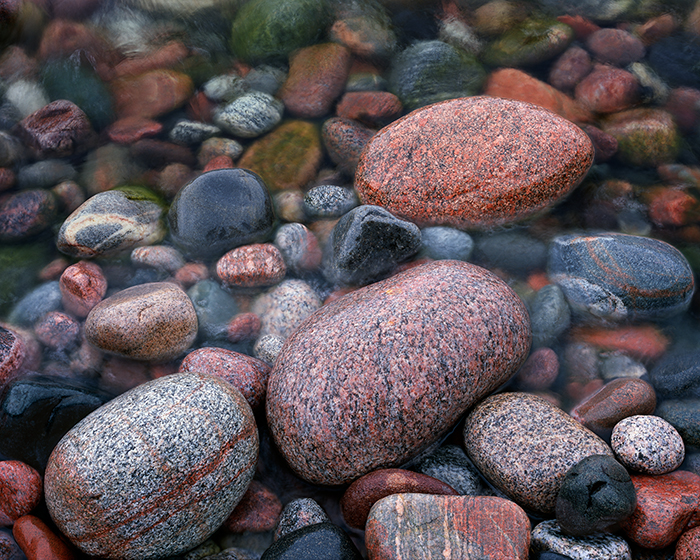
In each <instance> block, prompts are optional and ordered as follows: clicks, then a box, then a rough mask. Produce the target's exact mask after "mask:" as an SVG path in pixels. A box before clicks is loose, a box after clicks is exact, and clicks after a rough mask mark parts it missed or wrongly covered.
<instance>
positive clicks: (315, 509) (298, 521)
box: [274, 498, 331, 540]
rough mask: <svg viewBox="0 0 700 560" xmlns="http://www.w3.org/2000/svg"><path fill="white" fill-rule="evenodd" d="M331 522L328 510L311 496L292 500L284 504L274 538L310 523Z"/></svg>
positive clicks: (276, 538)
mask: <svg viewBox="0 0 700 560" xmlns="http://www.w3.org/2000/svg"><path fill="white" fill-rule="evenodd" d="M330 522H331V520H330V519H329V518H328V516H327V515H326V512H325V511H323V508H322V507H321V506H320V505H318V502H316V501H315V500H313V499H311V498H299V499H296V500H292V501H291V502H289V503H288V504H287V505H286V506H284V509H283V510H282V513H281V514H280V518H279V523H278V524H277V528H276V529H275V537H274V539H275V540H278V539H279V538H281V537H284V536H285V535H287V534H288V533H291V532H292V531H296V530H297V529H301V528H302V527H306V526H308V525H315V524H317V523H330Z"/></svg>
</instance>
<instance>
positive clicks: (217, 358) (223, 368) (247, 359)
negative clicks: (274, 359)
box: [178, 348, 270, 410]
mask: <svg viewBox="0 0 700 560" xmlns="http://www.w3.org/2000/svg"><path fill="white" fill-rule="evenodd" d="M187 371H191V372H202V373H208V374H209V375H213V376H215V377H219V378H221V379H223V380H224V381H227V382H228V383H230V384H231V385H233V386H234V387H235V388H236V389H238V390H239V391H240V392H241V394H242V395H243V397H244V398H245V399H246V401H248V404H249V405H250V407H251V408H252V409H253V410H255V409H257V408H258V407H259V406H260V405H261V404H262V402H263V401H264V400H265V388H266V387H267V379H268V377H269V375H270V366H268V365H267V364H266V363H265V362H263V361H261V360H258V359H256V358H253V357H252V356H246V355H245V354H240V353H238V352H234V351H233V350H227V349H225V348H199V349H197V350H194V351H192V352H190V353H189V354H187V356H185V359H184V360H182V363H181V364H180V367H179V369H178V372H187Z"/></svg>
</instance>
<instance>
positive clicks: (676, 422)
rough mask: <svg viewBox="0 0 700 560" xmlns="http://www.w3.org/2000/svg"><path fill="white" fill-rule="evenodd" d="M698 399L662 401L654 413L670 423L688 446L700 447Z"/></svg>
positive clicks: (699, 402) (699, 401)
mask: <svg viewBox="0 0 700 560" xmlns="http://www.w3.org/2000/svg"><path fill="white" fill-rule="evenodd" d="M699 406H700V399H697V398H695V399H683V400H675V399H668V400H664V401H662V402H661V403H660V404H659V406H658V408H657V409H656V414H657V415H658V416H660V417H661V418H663V419H664V420H666V421H667V422H668V423H669V424H671V425H672V426H673V427H674V428H675V429H676V430H677V431H678V433H679V434H680V435H681V437H682V438H683V441H684V442H685V444H686V445H688V446H693V447H700V408H699Z"/></svg>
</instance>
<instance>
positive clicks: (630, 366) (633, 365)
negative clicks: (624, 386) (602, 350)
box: [599, 354, 647, 381]
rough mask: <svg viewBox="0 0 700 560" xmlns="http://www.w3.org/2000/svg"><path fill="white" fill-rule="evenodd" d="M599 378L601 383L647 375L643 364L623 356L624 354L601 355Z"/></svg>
mask: <svg viewBox="0 0 700 560" xmlns="http://www.w3.org/2000/svg"><path fill="white" fill-rule="evenodd" d="M599 373H600V377H601V379H602V380H603V381H610V380H612V379H619V378H635V379H639V378H640V377H642V376H644V375H646V374H647V370H646V368H645V367H644V365H643V364H641V363H639V362H638V361H636V360H634V359H632V358H630V357H629V356H625V355H624V354H609V355H603V356H602V360H601V362H600V367H599Z"/></svg>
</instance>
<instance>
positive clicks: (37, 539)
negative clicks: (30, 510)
mask: <svg viewBox="0 0 700 560" xmlns="http://www.w3.org/2000/svg"><path fill="white" fill-rule="evenodd" d="M12 534H13V536H14V537H15V540H16V541H17V544H18V545H19V547H20V548H21V549H22V552H24V553H25V555H26V556H27V558H29V559H30V560H34V559H35V558H36V559H39V558H46V559H47V560H74V559H75V558H76V557H77V554H76V553H75V550H74V549H73V548H72V547H71V546H69V545H67V544H66V543H65V542H64V541H63V539H62V538H60V537H59V536H58V535H57V534H56V533H54V532H53V531H52V530H51V529H50V528H49V526H48V525H46V523H44V522H43V521H42V520H41V519H40V518H38V517H36V516H35V515H24V516H22V517H20V518H19V519H18V520H17V521H16V522H15V524H14V526H13V527H12Z"/></svg>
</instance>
